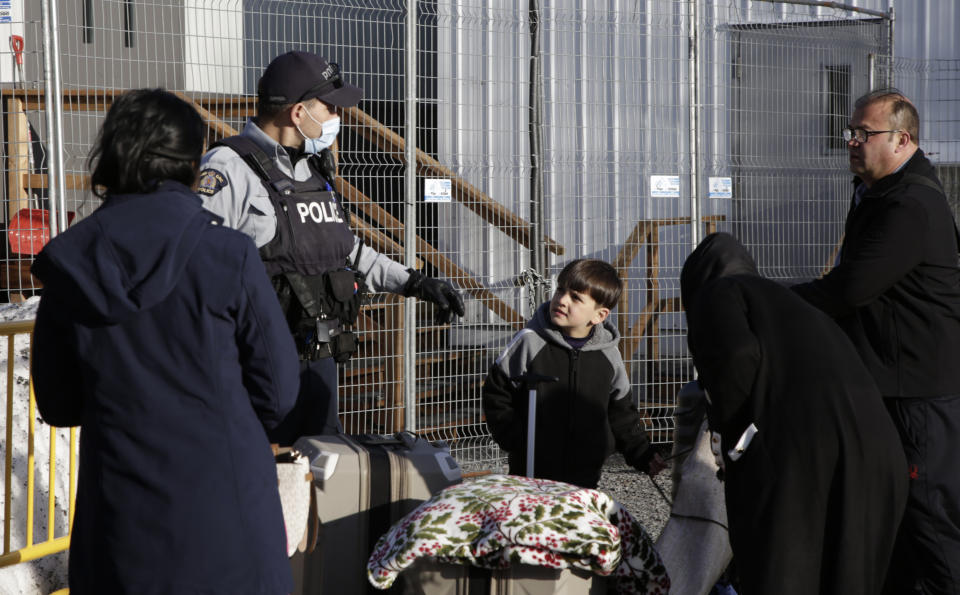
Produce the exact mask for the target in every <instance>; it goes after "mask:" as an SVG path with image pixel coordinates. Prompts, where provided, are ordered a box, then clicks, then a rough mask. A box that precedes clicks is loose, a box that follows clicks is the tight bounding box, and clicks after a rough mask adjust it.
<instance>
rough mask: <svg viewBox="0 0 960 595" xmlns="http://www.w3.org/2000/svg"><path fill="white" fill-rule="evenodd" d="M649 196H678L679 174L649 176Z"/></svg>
mask: <svg viewBox="0 0 960 595" xmlns="http://www.w3.org/2000/svg"><path fill="white" fill-rule="evenodd" d="M650 196H652V197H655V198H680V176H650Z"/></svg>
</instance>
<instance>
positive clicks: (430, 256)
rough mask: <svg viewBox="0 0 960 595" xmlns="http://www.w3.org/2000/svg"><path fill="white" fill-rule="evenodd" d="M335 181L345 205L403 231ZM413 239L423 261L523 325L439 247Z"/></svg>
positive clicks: (361, 196) (360, 195) (378, 208)
mask: <svg viewBox="0 0 960 595" xmlns="http://www.w3.org/2000/svg"><path fill="white" fill-rule="evenodd" d="M335 184H336V186H337V191H338V192H340V194H342V195H343V197H344V198H345V199H346V201H347V203H348V204H350V205H351V206H355V207H356V208H357V209H359V210H360V211H363V212H364V213H365V214H366V215H367V216H369V217H371V218H373V219H374V220H376V221H377V223H378V224H379V225H381V226H383V227H385V228H386V229H389V230H391V232H392V233H395V234H401V233H402V232H403V223H401V222H400V221H399V220H398V219H397V218H396V217H394V216H393V215H391V214H390V213H388V212H387V211H386V209H384V208H383V207H381V206H380V205H378V204H377V203H375V202H374V201H372V200H370V198H368V197H367V196H366V195H365V194H363V193H362V192H360V190H358V189H357V188H356V187H355V186H354V185H353V184H351V183H350V182H348V181H346V180H344V179H343V178H337V180H336V182H335ZM351 218H353V215H351ZM351 220H353V219H351ZM416 242H417V254H419V255H421V256H423V258H424V259H425V260H426V261H427V262H429V263H430V264H432V265H433V266H435V267H436V268H437V270H439V271H440V272H441V273H443V274H444V275H445V276H446V277H448V278H451V279H457V280H458V281H459V283H460V285H461V287H462V289H463V290H464V291H466V292H467V293H469V294H470V295H472V296H473V297H475V298H476V299H478V300H480V301H481V302H483V303H484V304H485V305H486V306H487V308H489V309H490V310H491V311H493V312H494V313H495V314H496V315H497V316H499V317H500V318H502V319H503V320H505V321H507V322H509V323H511V324H513V325H515V326H522V325H523V324H524V319H523V316H521V315H520V314H519V313H518V312H517V311H516V310H514V309H513V308H511V307H510V306H508V305H507V304H506V303H504V302H503V301H502V300H501V299H500V298H498V297H497V296H496V295H494V294H493V292H491V291H490V290H489V289H487V288H486V287H484V286H482V285H481V284H480V283H479V282H477V280H476V279H474V278H473V277H472V276H471V275H470V274H469V273H468V272H467V271H465V270H463V269H462V268H460V267H459V266H457V264H456V263H454V262H453V261H452V260H450V259H449V258H447V257H446V256H444V255H443V254H442V253H441V252H440V251H439V250H437V249H436V248H434V247H433V246H432V245H430V243H429V242H427V241H426V240H424V239H423V238H421V237H420V236H419V235H418V236H417V237H416Z"/></svg>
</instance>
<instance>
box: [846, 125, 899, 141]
mask: <svg viewBox="0 0 960 595" xmlns="http://www.w3.org/2000/svg"><path fill="white" fill-rule="evenodd" d="M884 132H903V130H866V129H864V128H850V127H849V126H847V127H846V128H844V129H843V134H842V136H843V142H845V143H848V142H850V141H852V140H856V141H857V142H858V143H865V142H867V140H868V139H869V138H870V137H871V136H873V135H874V134H883V133H884Z"/></svg>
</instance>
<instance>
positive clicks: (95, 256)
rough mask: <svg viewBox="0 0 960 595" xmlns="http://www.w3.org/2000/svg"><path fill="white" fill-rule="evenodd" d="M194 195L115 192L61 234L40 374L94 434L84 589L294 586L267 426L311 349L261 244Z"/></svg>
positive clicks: (37, 269)
mask: <svg viewBox="0 0 960 595" xmlns="http://www.w3.org/2000/svg"><path fill="white" fill-rule="evenodd" d="M219 223H220V218H219V217H217V216H216V215H214V214H212V213H210V212H208V211H205V210H204V209H203V207H202V205H201V202H200V200H199V199H198V198H197V197H196V195H195V194H194V193H193V192H192V191H191V190H190V189H189V188H187V187H186V186H183V185H181V184H177V183H174V182H166V183H164V184H163V185H162V186H161V187H160V188H159V189H158V190H157V191H156V192H153V193H150V194H144V195H118V196H112V197H110V198H108V199H107V200H106V202H105V203H104V204H103V206H101V207H100V208H99V209H97V210H96V211H95V212H94V213H92V214H91V215H90V216H88V217H86V218H85V219H83V220H82V221H80V222H79V223H78V224H76V225H74V226H73V227H72V228H70V229H69V230H67V231H66V232H65V233H63V234H61V235H59V236H57V237H56V238H54V239H53V240H52V241H51V242H50V243H49V244H48V245H47V246H46V247H45V248H44V250H43V251H42V252H41V253H40V254H39V255H38V257H37V260H36V262H35V264H34V265H33V269H32V270H33V273H34V274H35V275H36V276H37V277H38V278H39V279H40V280H41V281H43V284H44V290H43V297H42V299H41V301H40V306H39V309H38V312H37V321H36V328H35V343H34V354H33V361H32V366H33V370H32V372H33V378H34V385H35V390H36V398H37V405H38V407H39V410H40V414H41V415H42V416H43V418H44V419H45V420H46V421H47V422H49V423H51V424H53V425H56V426H75V425H79V426H80V427H81V433H80V469H79V486H78V493H77V504H76V506H77V509H76V517H75V519H74V524H73V531H72V535H71V544H70V589H71V592H72V593H77V594H80V593H97V594H100V593H152V594H161V593H170V594H174V593H176V594H200V593H203V594H224V595H226V594H233V593H250V594H264V595H268V594H269V595H278V594H280V593H289V592H290V591H291V590H292V588H293V581H292V577H291V573H290V567H289V562H288V560H287V558H286V547H285V546H286V540H285V535H284V526H283V518H282V512H281V508H280V499H279V495H278V492H277V472H276V464H275V462H274V459H273V456H272V453H271V451H270V444H269V442H268V440H267V436H266V433H265V431H264V430H265V427H272V426H274V425H275V424H277V423H278V422H279V421H280V420H281V419H282V418H283V416H284V415H285V414H286V413H287V412H288V411H289V410H290V409H291V408H292V406H293V404H294V400H295V398H296V394H297V388H298V382H299V376H298V367H297V354H296V350H295V347H294V344H293V340H292V338H291V337H290V333H289V332H288V331H287V326H286V324H285V322H284V319H283V315H282V312H281V311H280V306H279V304H278V303H277V299H276V297H275V295H274V292H273V288H272V287H271V285H270V281H269V279H268V278H267V275H266V273H265V271H264V266H263V263H262V262H261V260H260V258H259V255H258V254H257V250H256V247H255V246H254V245H253V242H251V241H250V239H249V238H247V237H246V236H244V235H243V234H241V233H238V232H237V231H235V230H232V229H228V228H226V227H224V226H223V225H220V224H219Z"/></svg>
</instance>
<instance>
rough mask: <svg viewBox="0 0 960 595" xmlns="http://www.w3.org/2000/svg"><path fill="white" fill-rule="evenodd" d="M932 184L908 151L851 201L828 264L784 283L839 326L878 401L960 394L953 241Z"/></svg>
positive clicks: (930, 173) (948, 216)
mask: <svg viewBox="0 0 960 595" xmlns="http://www.w3.org/2000/svg"><path fill="white" fill-rule="evenodd" d="M924 178H925V179H926V181H925V180H924ZM931 182H933V183H932V184H931ZM860 183H861V182H860V180H859V179H855V180H854V185H855V187H856V186H858V185H859V184H860ZM939 188H940V183H939V181H938V180H937V177H936V173H935V171H934V169H933V165H931V163H930V161H929V160H928V159H927V158H926V157H925V156H924V155H923V151H921V150H919V149H918V150H917V152H916V153H915V154H914V156H913V157H911V158H910V160H909V161H908V162H907V163H906V165H905V166H904V167H903V168H902V169H901V170H900V171H898V172H895V173H893V174H891V175H889V176H887V177H885V178H882V179H880V180H878V181H877V182H876V184H874V185H873V186H872V187H870V188H869V189H868V190H867V191H866V192H865V193H864V194H863V196H862V199H861V201H860V204H859V205H854V204H851V207H850V212H849V213H848V214H847V221H846V228H845V236H844V240H843V245H842V248H841V252H840V261H839V263H838V264H837V266H836V267H834V268H833V270H831V271H830V272H829V273H827V274H826V275H825V276H824V277H823V278H821V279H817V280H814V281H810V282H809V283H803V284H800V285H795V286H794V287H793V289H794V290H795V291H796V292H797V293H799V294H800V295H801V296H803V297H804V298H805V299H806V300H807V301H809V302H810V303H812V304H813V305H815V306H817V307H818V308H820V309H821V310H823V311H824V312H826V313H827V314H829V315H831V316H833V317H834V318H835V319H836V320H837V322H838V323H839V324H840V326H841V327H843V329H844V330H845V331H846V332H847V334H848V335H849V336H850V338H851V339H852V340H853V343H854V345H855V346H856V348H857V351H858V352H859V353H860V357H861V358H862V359H863V361H864V363H865V364H866V365H867V368H868V369H869V370H870V372H871V373H872V374H873V377H874V379H875V380H876V382H877V385H878V386H879V388H880V392H881V394H883V395H884V396H886V397H935V396H943V395H953V394H960V268H958V257H957V252H958V242H957V239H958V238H957V232H956V227H955V224H954V219H953V214H952V213H951V211H950V207H949V205H948V204H947V201H946V197H945V195H944V194H943V192H942V191H941V190H940V189H939Z"/></svg>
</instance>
